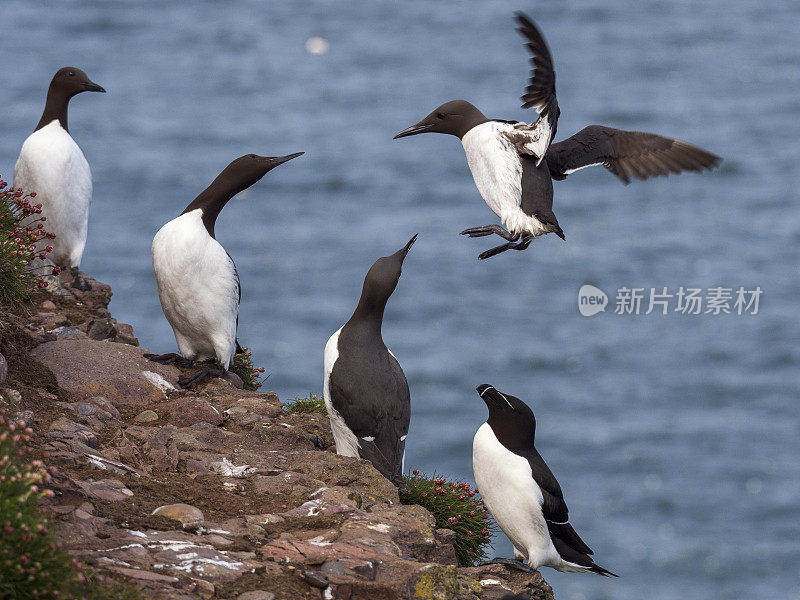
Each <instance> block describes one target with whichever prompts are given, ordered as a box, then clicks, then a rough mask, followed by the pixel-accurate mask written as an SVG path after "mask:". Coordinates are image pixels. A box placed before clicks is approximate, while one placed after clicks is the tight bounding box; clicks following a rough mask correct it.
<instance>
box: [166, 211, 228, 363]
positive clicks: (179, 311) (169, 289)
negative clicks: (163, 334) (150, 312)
mask: <svg viewBox="0 0 800 600" xmlns="http://www.w3.org/2000/svg"><path fill="white" fill-rule="evenodd" d="M152 254H153V270H154V271H155V274H156V282H157V284H158V297H159V299H160V300H161V307H162V308H163V310H164V315H165V316H166V317H167V320H168V321H169V323H170V325H172V330H173V332H174V333H175V340H176V342H177V343H178V348H179V349H180V351H181V354H182V355H183V356H184V357H186V358H188V359H196V360H204V359H215V360H216V361H217V362H218V363H220V364H221V365H222V366H224V367H225V368H228V366H229V365H230V362H231V360H232V358H233V354H234V352H235V350H236V317H237V315H238V314H239V298H238V287H237V285H236V277H235V274H234V266H233V262H232V261H231V259H230V257H229V256H228V255H227V253H226V252H225V249H224V248H223V247H222V246H221V245H220V243H219V242H217V241H216V240H215V239H214V238H212V237H211V236H210V235H208V232H207V231H206V228H205V226H204V225H203V222H202V211H201V210H200V209H197V210H194V211H192V212H190V213H187V214H184V215H181V216H179V217H177V218H176V219H173V220H172V221H170V222H169V223H167V224H166V225H164V226H163V227H162V228H161V229H160V230H159V231H158V233H156V235H155V237H154V238H153V246H152Z"/></svg>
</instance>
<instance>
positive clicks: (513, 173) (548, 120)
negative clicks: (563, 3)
mask: <svg viewBox="0 0 800 600" xmlns="http://www.w3.org/2000/svg"><path fill="white" fill-rule="evenodd" d="M516 21H517V24H518V25H519V28H518V29H517V31H519V32H520V33H521V34H522V35H523V36H524V37H525V39H526V40H527V43H526V47H527V48H528V51H529V52H530V54H531V63H532V65H533V69H532V70H531V76H530V81H529V83H528V87H527V89H526V91H525V94H524V95H523V96H522V101H523V104H522V107H523V108H530V107H533V108H535V109H536V111H537V112H538V113H539V118H538V120H537V121H536V122H535V123H532V124H528V123H521V122H519V121H507V120H501V119H489V118H488V117H486V116H485V115H484V114H483V113H482V112H481V111H480V110H478V109H477V108H475V107H474V106H473V105H472V104H470V103H469V102H467V101H466V100H453V101H451V102H447V103H445V104H442V105H441V106H440V107H439V108H437V109H436V110H434V111H433V112H432V113H431V114H429V115H428V116H427V117H425V118H424V119H423V120H422V121H420V122H419V123H417V124H416V125H412V126H411V127H409V128H407V129H404V130H403V131H401V132H400V133H398V134H397V135H396V136H394V137H395V139H397V138H402V137H407V136H410V135H417V134H420V133H446V134H450V135H454V136H457V137H458V138H459V139H461V143H462V145H463V146H464V151H465V153H466V156H467V164H468V165H469V168H470V171H471V172H472V176H473V178H474V180H475V185H476V186H477V188H478V191H479V192H480V194H481V196H482V197H483V199H484V200H485V201H486V204H487V205H488V206H489V208H491V209H492V211H493V212H494V213H495V214H496V215H497V216H498V217H500V220H501V221H502V223H503V225H505V228H503V227H501V226H500V225H496V224H492V225H484V226H480V227H471V228H469V229H465V230H464V231H462V232H461V234H462V235H467V236H469V237H483V236H487V235H491V234H493V233H495V234H497V235H499V236H500V237H502V238H504V239H506V240H507V243H505V244H502V245H500V246H497V247H495V248H491V249H489V250H486V251H485V252H483V253H481V254H480V255H479V257H478V258H480V259H485V258H489V257H490V256H494V255H496V254H499V253H501V252H505V251H506V250H512V249H513V250H524V249H526V248H527V247H528V246H529V245H530V243H531V241H533V239H534V238H536V237H539V236H540V235H544V234H547V233H555V234H556V235H557V236H559V237H560V238H562V239H565V238H564V232H563V231H562V229H561V227H560V226H559V224H558V219H556V216H555V214H554V213H553V184H552V180H553V179H555V180H558V181H560V180H562V179H565V178H566V177H567V175H569V174H570V173H573V172H575V171H577V170H578V169H583V168H584V167H588V166H592V165H603V166H604V167H606V168H607V169H608V170H609V171H611V172H612V173H613V174H614V175H616V176H617V177H618V178H620V179H621V180H622V181H623V182H624V183H626V184H627V183H628V182H629V181H630V179H631V178H636V179H647V178H648V177H657V176H661V175H669V174H670V173H680V172H682V171H703V170H705V169H712V168H714V167H716V166H717V165H718V164H719V163H720V161H721V159H720V158H719V157H718V156H715V155H714V154H711V153H710V152H706V151H705V150H703V149H701V148H698V147H697V146H693V145H691V144H688V143H686V142H683V141H681V140H676V139H671V138H666V137H662V136H660V135H656V134H653V133H643V132H639V131H624V130H622V129H613V128H611V127H605V126H602V125H590V126H589V127H586V128H584V129H582V130H581V131H579V132H578V133H576V134H575V135H573V136H572V137H570V138H567V139H566V140H563V141H561V142H557V143H552V141H553V138H554V137H555V135H556V129H557V126H558V118H559V115H560V114H561V111H560V109H559V107H558V101H557V99H556V87H555V81H556V75H555V71H554V70H553V61H552V59H551V57H550V51H549V50H548V47H547V44H546V42H545V40H544V37H543V36H542V34H541V33H540V31H539V29H538V28H537V27H536V25H534V23H533V21H531V20H530V19H529V18H528V17H527V16H525V15H524V14H523V13H517V14H516Z"/></svg>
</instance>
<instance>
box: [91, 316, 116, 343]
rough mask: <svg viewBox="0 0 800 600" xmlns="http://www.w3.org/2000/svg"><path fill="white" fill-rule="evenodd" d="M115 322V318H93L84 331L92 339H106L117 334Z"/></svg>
mask: <svg viewBox="0 0 800 600" xmlns="http://www.w3.org/2000/svg"><path fill="white" fill-rule="evenodd" d="M116 323H117V321H116V319H108V318H107V319H95V320H94V321H92V322H91V323H89V329H88V330H87V332H86V333H87V334H88V336H89V337H90V338H91V339H93V340H108V339H111V338H113V337H116V335H117V328H116Z"/></svg>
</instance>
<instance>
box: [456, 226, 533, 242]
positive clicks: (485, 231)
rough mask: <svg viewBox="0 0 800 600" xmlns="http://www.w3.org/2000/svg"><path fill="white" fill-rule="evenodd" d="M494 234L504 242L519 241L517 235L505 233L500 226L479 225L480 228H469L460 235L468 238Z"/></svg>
mask: <svg viewBox="0 0 800 600" xmlns="http://www.w3.org/2000/svg"><path fill="white" fill-rule="evenodd" d="M493 233H496V234H497V235H499V236H500V237H501V238H503V239H504V240H508V241H509V242H516V241H517V240H518V239H519V234H518V233H511V232H510V231H506V230H505V229H503V228H502V227H500V225H497V224H495V225H481V226H480V227H470V228H469V229H465V230H464V231H462V232H461V235H468V236H469V237H471V238H473V237H484V236H486V235H492V234H493Z"/></svg>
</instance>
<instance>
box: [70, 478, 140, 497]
mask: <svg viewBox="0 0 800 600" xmlns="http://www.w3.org/2000/svg"><path fill="white" fill-rule="evenodd" d="M77 483H78V485H79V486H80V487H81V489H83V491H84V492H86V493H87V494H88V495H89V496H91V497H93V498H99V499H100V500H107V501H109V502H119V501H120V500H128V499H129V498H130V497H132V496H133V492H132V491H130V490H129V489H128V488H126V487H125V485H124V484H123V483H122V482H121V481H119V480H118V479H98V480H97V481H92V480H91V479H90V480H89V481H78V482H77Z"/></svg>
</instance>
